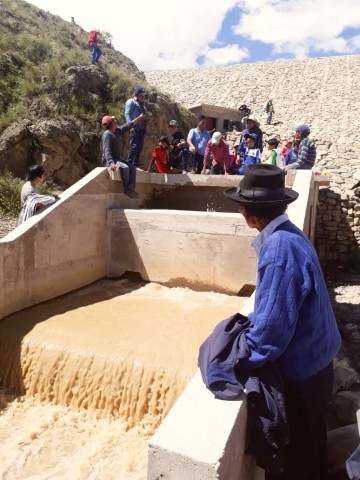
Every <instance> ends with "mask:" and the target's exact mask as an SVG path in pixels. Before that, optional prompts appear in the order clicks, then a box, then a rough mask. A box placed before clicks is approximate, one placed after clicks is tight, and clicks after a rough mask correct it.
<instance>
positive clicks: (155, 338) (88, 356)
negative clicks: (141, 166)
mask: <svg viewBox="0 0 360 480" xmlns="http://www.w3.org/2000/svg"><path fill="white" fill-rule="evenodd" d="M293 181H294V189H295V190H297V191H298V192H301V194H300V197H299V200H298V201H297V202H296V203H295V204H292V205H290V207H289V215H290V218H291V219H292V220H293V221H294V223H296V224H297V226H299V228H301V229H302V230H303V231H305V233H307V234H308V235H309V237H310V238H311V237H312V236H313V232H314V228H315V218H316V203H317V202H316V200H317V192H318V188H319V185H326V184H327V182H328V181H329V180H328V178H323V177H321V176H319V177H317V178H315V177H313V175H312V173H311V172H309V171H303V172H297V173H296V177H295V179H293ZM237 183H238V177H224V178H214V177H206V176H193V175H169V176H167V175H158V174H153V175H147V174H146V173H145V172H139V175H138V191H139V193H140V198H139V199H135V200H134V199H129V198H127V197H126V196H124V195H122V194H121V193H119V191H120V183H119V176H118V175H117V174H116V173H112V172H108V170H107V169H105V168H97V169H95V170H94V171H92V172H91V173H89V174H88V175H87V176H86V177H84V178H83V179H82V180H80V181H79V182H78V183H77V184H75V185H73V186H72V187H70V188H69V189H68V190H67V191H66V192H64V193H63V194H62V195H61V200H60V201H59V202H58V203H57V204H55V205H53V206H51V207H50V208H49V209H47V210H46V211H45V212H43V213H42V214H40V215H38V216H36V217H32V218H31V219H29V220H28V221H27V222H25V223H24V224H23V225H21V226H20V227H18V228H17V229H15V230H14V231H12V232H11V233H10V234H8V235H7V236H6V237H5V238H4V239H2V240H1V241H0V262H1V266H2V268H1V272H2V273H1V277H0V287H1V288H0V291H1V297H0V317H1V318H2V320H1V322H0V344H1V358H0V377H1V386H2V390H1V393H0V408H1V409H2V410H1V412H2V413H1V415H0V424H1V429H0V432H1V433H0V434H1V437H2V445H3V449H2V453H1V462H0V464H1V467H0V469H1V470H0V471H1V475H2V478H3V479H10V478H12V479H13V478H19V479H20V478H31V477H32V478H77V479H87V478H92V479H100V478H105V477H106V478H113V479H115V478H116V479H123V480H125V479H126V480H133V479H134V480H135V479H137V480H141V479H145V478H148V479H153V480H155V479H157V478H168V479H172V480H178V479H180V478H182V479H183V478H187V479H194V480H205V479H206V480H208V479H215V478H218V479H222V480H225V479H226V480H232V479H234V480H235V479H238V478H242V479H244V480H246V479H260V478H262V471H260V469H258V468H256V467H255V466H254V465H253V463H252V461H251V459H250V458H246V456H245V455H244V454H243V453H242V452H241V448H240V445H241V442H239V438H240V439H242V441H243V440H244V438H245V437H244V436H245V431H244V426H245V421H244V419H245V416H246V408H245V407H246V406H245V404H243V402H231V403H228V402H219V401H216V400H214V399H213V397H212V394H211V393H210V392H208V391H207V390H206V389H205V387H204V386H203V385H202V382H201V380H200V378H199V375H198V372H197V366H196V361H197V352H198V347H199V345H200V344H201V342H202V341H203V339H204V338H205V337H206V336H207V335H208V334H209V333H210V332H211V331H212V329H213V327H214V326H215V324H216V323H218V321H220V320H221V319H223V318H226V317H227V316H229V315H231V314H232V313H234V312H236V311H241V312H242V313H244V314H246V312H248V311H249V309H251V303H252V298H248V297H247V296H245V295H249V294H250V293H251V292H252V291H253V289H254V285H255V271H256V259H255V255H254V253H253V251H252V249H251V246H250V244H251V241H252V240H253V238H254V237H255V236H256V232H255V231H253V230H251V229H249V228H248V227H247V225H246V224H245V222H244V220H243V218H242V216H241V215H239V214H238V213H237V211H236V206H235V205H232V204H231V202H229V201H227V200H226V199H225V197H224V196H223V190H225V189H226V188H229V187H231V186H234V185H236V184H237ZM166 207H168V208H166ZM176 207H178V208H177V209H176ZM235 431H236V442H235V440H234V435H235V433H234V432H235ZM239 475H240V477H239Z"/></svg>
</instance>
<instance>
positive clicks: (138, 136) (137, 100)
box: [125, 87, 147, 167]
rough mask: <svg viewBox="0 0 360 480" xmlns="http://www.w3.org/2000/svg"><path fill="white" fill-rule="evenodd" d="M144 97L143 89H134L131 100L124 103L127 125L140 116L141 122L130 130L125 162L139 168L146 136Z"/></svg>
mask: <svg viewBox="0 0 360 480" xmlns="http://www.w3.org/2000/svg"><path fill="white" fill-rule="evenodd" d="M146 95H147V93H146V91H145V89H144V87H136V88H135V90H134V96H133V98H130V99H129V100H127V102H126V103H125V119H126V121H127V122H128V123H129V122H132V121H133V120H134V119H135V118H138V117H139V116H141V115H142V117H141V120H140V121H138V122H137V123H136V124H135V125H134V126H133V127H131V129H130V149H129V154H128V158H127V161H128V162H129V163H132V164H133V165H135V167H138V166H139V163H140V154H141V152H142V149H143V148H144V139H145V135H146V115H147V109H146V107H145V104H144V102H145V98H146Z"/></svg>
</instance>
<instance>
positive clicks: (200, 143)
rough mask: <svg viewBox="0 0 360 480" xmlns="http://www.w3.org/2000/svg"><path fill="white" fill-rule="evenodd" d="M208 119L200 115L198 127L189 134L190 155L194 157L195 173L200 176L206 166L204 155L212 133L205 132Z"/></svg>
mask: <svg viewBox="0 0 360 480" xmlns="http://www.w3.org/2000/svg"><path fill="white" fill-rule="evenodd" d="M205 127H206V117H205V116H204V115H199V116H198V117H197V127H195V128H192V129H191V130H190V131H189V133H188V138H187V142H188V144H189V150H190V154H191V156H192V165H193V168H194V170H195V173H197V174H200V173H201V172H202V170H203V166H204V155H205V149H206V145H207V143H208V141H209V140H210V133H209V132H208V131H207V130H205Z"/></svg>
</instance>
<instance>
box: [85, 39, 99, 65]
mask: <svg viewBox="0 0 360 480" xmlns="http://www.w3.org/2000/svg"><path fill="white" fill-rule="evenodd" d="M99 34H100V30H91V32H90V34H89V38H88V46H89V48H90V50H91V64H92V65H95V64H96V63H98V61H99V58H100V57H101V55H102V51H101V50H100V48H99V47H98V43H97V42H98V41H97V38H98V36H99Z"/></svg>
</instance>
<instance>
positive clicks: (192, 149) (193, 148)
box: [189, 145, 196, 153]
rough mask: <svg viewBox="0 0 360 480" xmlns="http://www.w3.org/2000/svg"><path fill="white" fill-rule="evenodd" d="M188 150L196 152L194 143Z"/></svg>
mask: <svg viewBox="0 0 360 480" xmlns="http://www.w3.org/2000/svg"><path fill="white" fill-rule="evenodd" d="M189 150H190V152H191V153H195V152H196V148H195V147H194V145H193V146H192V147H190V148H189Z"/></svg>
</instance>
